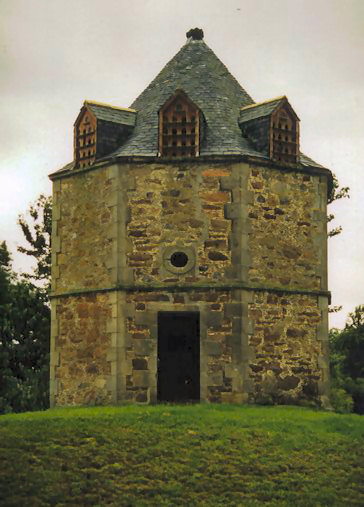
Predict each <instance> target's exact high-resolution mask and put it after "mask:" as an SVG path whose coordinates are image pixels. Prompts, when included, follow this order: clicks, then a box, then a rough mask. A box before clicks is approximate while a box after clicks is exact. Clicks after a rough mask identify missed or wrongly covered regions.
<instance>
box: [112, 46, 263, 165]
mask: <svg viewBox="0 0 364 507" xmlns="http://www.w3.org/2000/svg"><path fill="white" fill-rule="evenodd" d="M177 89H182V90H183V91H184V92H185V93H186V94H187V95H188V97H189V98H190V99H191V100H192V101H193V102H194V103H195V104H196V106H198V107H199V108H200V109H201V111H202V112H203V115H204V118H205V121H206V131H205V138H204V140H203V143H202V145H201V146H200V155H201V156H203V155H225V154H234V155H252V156H254V155H255V156H262V154H260V153H258V152H256V151H255V150H254V148H253V147H252V145H251V144H250V142H249V141H248V139H246V138H243V137H242V133H241V130H240V128H239V125H238V118H239V111H240V108H241V107H242V106H244V105H249V104H253V99H252V98H251V97H250V96H249V95H248V93H247V92H246V91H245V90H244V89H243V88H242V87H241V86H240V84H239V83H238V82H237V81H236V79H235V78H234V77H233V76H232V75H231V74H230V72H229V71H228V69H227V68H226V66H225V65H224V64H223V63H222V62H221V61H220V60H219V59H218V58H217V56H216V55H215V54H214V53H213V51H212V50H211V49H210V48H209V47H208V46H207V45H206V44H205V42H204V41H203V40H193V39H188V40H187V43H186V44H185V45H184V46H183V47H182V48H181V49H180V51H179V52H178V53H177V54H176V55H175V56H174V57H173V58H172V60H170V62H169V63H167V65H166V66H165V67H164V68H163V69H162V70H161V72H160V73H159V74H158V75H157V77H156V78H155V79H154V80H153V81H152V82H151V83H150V85H149V86H148V87H147V88H146V89H145V90H144V91H143V92H142V94H141V95H140V96H139V97H138V98H137V99H136V100H135V101H134V102H133V104H132V105H131V107H132V108H133V109H136V110H137V111H138V116H137V122H136V126H135V129H134V132H133V134H132V136H131V137H130V138H129V140H128V141H127V142H126V143H125V144H124V145H123V146H122V147H121V148H120V149H119V150H117V151H116V152H114V154H113V155H114V156H117V155H130V156H132V155H139V156H156V155H157V153H158V111H159V109H160V108H161V107H162V106H163V104H164V103H165V102H166V101H167V100H168V99H169V98H170V97H171V95H173V94H174V93H175V91H176V90H177Z"/></svg>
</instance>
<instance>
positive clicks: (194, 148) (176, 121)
mask: <svg viewBox="0 0 364 507" xmlns="http://www.w3.org/2000/svg"><path fill="white" fill-rule="evenodd" d="M201 119H202V114H201V112H200V109H199V108H198V107H197V106H196V105H195V104H194V103H193V102H192V101H191V100H190V99H189V98H188V97H187V95H186V94H185V93H184V92H183V91H182V90H177V91H176V93H175V94H174V95H173V96H172V97H171V98H170V99H169V100H167V102H166V103H165V104H164V105H163V106H162V107H161V109H160V111H159V155H160V156H161V157H197V156H198V155H199V150H200V126H201Z"/></svg>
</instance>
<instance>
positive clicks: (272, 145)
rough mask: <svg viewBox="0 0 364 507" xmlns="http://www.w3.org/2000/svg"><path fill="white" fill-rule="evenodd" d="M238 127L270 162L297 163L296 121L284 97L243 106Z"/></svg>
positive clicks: (297, 135)
mask: <svg viewBox="0 0 364 507" xmlns="http://www.w3.org/2000/svg"><path fill="white" fill-rule="evenodd" d="M239 125H240V128H241V130H242V132H243V135H245V136H246V137H248V138H249V139H250V140H251V141H252V143H253V144H254V146H255V148H256V149H257V150H258V151H261V152H263V153H264V154H265V155H267V156H268V157H269V158H270V159H272V160H275V161H278V162H285V163H289V164H296V163H297V162H298V161H299V118H298V116H297V115H296V113H295V112H294V110H293V108H292V106H291V105H290V103H289V102H288V100H287V97H284V96H283V97H278V98H276V99H272V100H268V101H265V102H260V103H258V104H252V105H249V106H245V107H243V108H242V109H241V110H240V117H239Z"/></svg>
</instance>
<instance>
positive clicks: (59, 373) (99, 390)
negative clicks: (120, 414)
mask: <svg viewBox="0 0 364 507" xmlns="http://www.w3.org/2000/svg"><path fill="white" fill-rule="evenodd" d="M52 306H53V308H52V314H53V315H52V317H53V319H52V328H53V329H52V345H51V359H52V361H51V394H52V396H53V397H54V399H53V403H54V404H56V405H85V404H86V405H89V404H107V403H110V402H111V401H112V395H111V384H110V378H111V363H110V358H109V357H108V354H109V351H110V348H111V334H110V329H109V322H110V320H111V316H112V302H111V301H110V294H89V295H85V296H78V297H72V296H71V297H64V298H60V299H59V300H58V301H53V303H52ZM52 349H53V350H52Z"/></svg>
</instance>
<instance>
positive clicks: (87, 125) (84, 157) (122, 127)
mask: <svg viewBox="0 0 364 507" xmlns="http://www.w3.org/2000/svg"><path fill="white" fill-rule="evenodd" d="M135 120H136V111H135V110H134V109H126V108H119V107H114V106H110V105H108V104H102V103H100V102H91V101H88V100H85V102H84V104H83V107H82V108H81V111H80V113H79V115H78V117H77V119H76V121H75V124H74V160H75V163H76V167H87V166H89V165H91V164H93V163H94V162H96V160H97V159H99V158H102V157H105V156H106V155H109V154H110V153H112V152H113V151H115V150H116V149H117V148H119V147H120V146H121V145H122V144H123V143H124V142H125V140H126V139H127V138H128V137H129V135H130V134H131V132H132V130H133V128H134V125H135Z"/></svg>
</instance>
